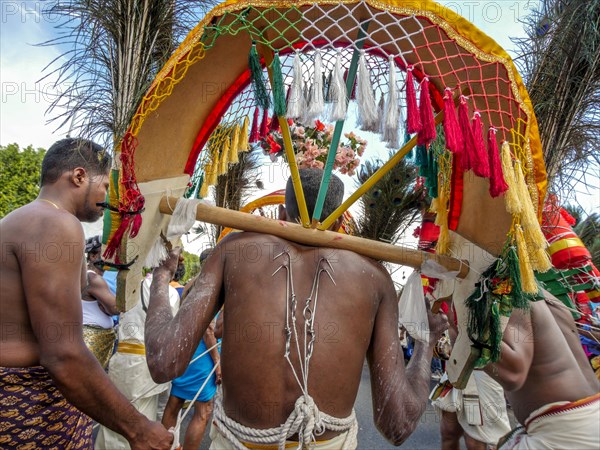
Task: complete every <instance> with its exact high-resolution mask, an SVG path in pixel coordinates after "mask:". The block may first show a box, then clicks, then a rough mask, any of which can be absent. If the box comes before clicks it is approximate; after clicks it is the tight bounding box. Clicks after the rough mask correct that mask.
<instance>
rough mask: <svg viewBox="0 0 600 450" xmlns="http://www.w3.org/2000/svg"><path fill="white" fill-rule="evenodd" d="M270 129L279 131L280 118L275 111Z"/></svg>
mask: <svg viewBox="0 0 600 450" xmlns="http://www.w3.org/2000/svg"><path fill="white" fill-rule="evenodd" d="M269 131H274V132H277V131H279V118H278V117H277V114H275V112H274V111H273V117H271V123H270V124H269Z"/></svg>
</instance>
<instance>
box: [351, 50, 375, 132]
mask: <svg viewBox="0 0 600 450" xmlns="http://www.w3.org/2000/svg"><path fill="white" fill-rule="evenodd" d="M356 100H357V101H358V120H359V123H360V127H361V128H362V129H363V130H375V129H377V122H378V120H379V115H378V114H377V102H376V101H375V94H374V93H373V86H372V85H371V75H370V73H369V69H368V68H367V62H366V58H365V51H364V50H361V52H360V58H359V60H358V84H357V86H356Z"/></svg>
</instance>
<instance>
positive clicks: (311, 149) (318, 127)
mask: <svg viewBox="0 0 600 450" xmlns="http://www.w3.org/2000/svg"><path fill="white" fill-rule="evenodd" d="M288 124H289V127H290V133H291V136H292V144H293V147H294V153H295V154H296V163H297V164H298V168H299V169H306V168H318V169H322V168H323V167H324V166H325V162H326V160H327V152H328V151H329V147H330V145H331V140H332V138H333V130H334V126H333V125H332V124H324V123H323V122H321V121H319V120H315V125H314V127H304V126H302V125H299V124H296V123H295V122H294V121H293V120H291V119H288ZM344 137H345V138H346V140H345V141H341V142H340V145H339V146H338V148H337V152H336V155H335V160H334V163H333V169H334V170H338V171H339V172H340V173H342V174H344V175H349V176H353V175H354V174H355V173H356V169H357V168H358V166H359V165H360V157H361V156H362V155H363V154H364V152H365V149H366V147H367V141H366V140H364V139H362V138H361V137H360V136H357V135H356V134H354V133H353V132H350V133H344ZM260 146H261V148H262V150H263V153H264V154H265V155H268V156H269V157H270V158H271V161H277V159H278V158H279V157H280V156H283V157H285V153H284V151H283V137H282V135H281V131H278V130H277V131H276V130H273V131H271V132H270V133H269V134H268V135H267V136H266V137H265V138H264V139H262V140H261V141H260Z"/></svg>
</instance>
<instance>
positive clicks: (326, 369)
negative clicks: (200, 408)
mask: <svg viewBox="0 0 600 450" xmlns="http://www.w3.org/2000/svg"><path fill="white" fill-rule="evenodd" d="M178 257H179V254H178V253H177V252H173V253H172V254H171V255H170V256H169V259H168V260H167V261H166V262H165V263H164V264H163V265H162V266H161V267H159V268H157V269H156V270H155V271H154V278H153V282H152V290H151V295H150V298H151V300H150V306H149V308H148V316H147V320H146V349H147V357H148V366H149V368H150V372H151V374H152V376H153V378H154V379H155V381H157V382H162V381H163V380H169V379H172V378H173V377H175V376H178V375H179V374H180V373H182V372H183V371H184V370H185V367H186V365H187V362H188V361H189V360H190V359H191V356H192V354H193V351H194V349H195V346H196V345H197V343H198V342H199V340H200V338H201V336H202V333H203V332H204V330H205V329H206V326H207V325H208V323H209V322H210V320H212V318H213V317H214V315H215V314H216V313H217V311H218V310H219V309H220V307H221V306H223V307H224V311H223V317H224V324H223V344H222V358H221V361H222V365H223V366H222V370H223V391H224V398H223V407H224V410H225V413H226V415H227V416H228V417H229V418H230V419H233V420H234V421H236V422H238V423H240V424H242V425H245V426H248V427H252V428H255V429H266V428H273V427H279V426H280V425H281V424H282V423H284V422H285V421H286V420H287V419H288V416H289V415H290V413H291V412H292V411H293V409H294V404H295V402H296V400H298V398H299V397H300V396H301V395H302V390H301V388H300V386H299V384H301V385H303V381H302V375H301V370H300V360H302V363H304V344H305V342H306V339H305V334H304V333H305V331H304V330H305V327H304V326H305V323H308V324H310V321H308V320H305V319H307V318H309V317H310V313H308V312H305V307H306V305H307V298H310V299H311V300H310V302H309V304H310V308H311V309H312V312H313V314H314V330H315V341H314V351H313V353H312V357H311V358H310V364H309V366H308V367H309V370H308V394H309V395H310V396H311V397H312V398H313V399H314V402H315V404H316V406H317V407H318V408H319V409H320V410H321V411H322V412H323V413H326V414H328V415H330V416H333V417H336V418H340V419H344V418H347V417H348V416H350V414H351V412H352V407H353V405H354V401H355V399H356V394H357V391H358V386H359V383H360V377H361V372H362V367H363V364H364V361H365V356H366V357H367V360H368V362H369V368H370V372H371V390H372V397H373V409H374V421H375V424H376V426H377V427H378V428H379V430H380V431H381V432H382V434H383V435H384V436H386V437H387V438H388V439H389V440H390V441H392V442H394V443H395V444H396V445H399V444H400V443H401V442H403V441H404V440H405V439H406V438H407V437H408V436H409V435H410V433H411V432H412V431H413V430H414V427H415V426H416V424H417V421H418V418H419V417H420V416H421V414H422V412H423V410H424V409H425V405H426V399H427V394H428V392H429V381H430V370H429V366H430V361H431V355H432V349H433V343H434V342H435V339H437V337H438V336H439V335H440V334H441V332H442V331H443V330H444V329H446V328H447V320H446V318H445V316H443V317H435V318H434V317H433V315H431V314H430V315H429V322H430V323H429V324H430V329H431V330H432V338H431V340H432V342H431V343H430V344H429V345H427V344H421V343H417V345H416V346H415V353H414V355H413V358H411V362H410V363H409V365H408V366H406V368H405V366H404V355H403V353H402V347H401V345H400V341H399V338H398V300H397V295H396V291H395V289H394V285H393V282H392V280H391V278H390V276H389V274H388V273H387V271H386V270H385V268H383V267H382V266H381V265H380V264H378V263H377V262H375V261H373V260H370V259H368V258H365V257H362V256H359V255H357V254H354V253H351V252H348V251H339V250H334V249H327V248H313V247H307V246H302V245H298V244H294V243H291V242H288V241H285V240H283V239H279V238H276V237H273V236H269V235H262V234H256V233H239V234H236V235H234V236H230V237H228V238H227V239H225V240H224V241H222V242H221V243H220V244H219V245H218V246H217V247H216V248H215V250H214V252H213V253H212V255H211V256H210V257H209V258H208V259H207V260H206V262H205V265H204V267H203V269H202V273H201V274H200V276H199V277H198V278H197V279H196V281H195V282H194V285H193V286H192V287H191V289H190V290H189V292H188V295H187V297H186V300H185V302H183V305H182V307H181V308H180V310H179V312H178V313H177V315H176V316H175V317H171V316H170V312H169V310H168V298H167V291H166V288H167V286H168V281H169V280H170V278H171V276H172V273H173V272H174V271H175V270H176V267H177V258H178ZM318 273H320V276H319V279H318V283H316V282H315V274H318ZM330 276H331V278H330ZM332 279H333V281H332ZM315 286H318V295H315V292H316V288H315ZM292 291H293V295H292ZM292 297H293V298H294V299H295V302H296V312H295V318H296V327H297V331H298V338H297V339H296V337H295V336H293V335H292V337H291V338H290V346H289V347H290V353H289V355H290V361H291V364H292V365H293V367H294V371H295V372H296V374H297V376H298V378H299V380H300V383H298V381H297V380H296V378H295V376H294V371H293V370H292V369H291V367H290V364H289V363H288V361H287V360H286V358H285V354H286V341H287V338H286V332H285V329H286V323H287V322H286V310H287V309H288V307H289V306H288V305H289V304H291V303H292ZM289 311H290V314H291V308H290V310H289ZM290 322H291V319H290ZM290 328H291V327H290ZM292 334H293V330H292ZM297 348H300V355H301V356H300V358H299V357H298V351H297ZM336 434H338V432H332V431H328V432H326V433H325V434H323V435H320V437H319V438H320V439H329V438H331V437H333V436H335V435H336ZM287 437H288V438H289V437H290V436H287Z"/></svg>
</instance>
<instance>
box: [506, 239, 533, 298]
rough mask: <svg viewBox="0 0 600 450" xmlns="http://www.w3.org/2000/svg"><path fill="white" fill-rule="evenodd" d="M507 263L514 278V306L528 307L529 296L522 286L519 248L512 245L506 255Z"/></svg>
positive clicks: (512, 295) (512, 278)
mask: <svg viewBox="0 0 600 450" xmlns="http://www.w3.org/2000/svg"><path fill="white" fill-rule="evenodd" d="M506 264H507V266H508V276H509V277H510V279H511V280H512V292H511V299H512V306H513V308H520V309H528V308H529V296H528V295H527V294H525V293H524V292H523V290H522V288H521V286H522V285H521V271H520V269H519V257H518V255H517V249H516V248H515V247H514V246H510V247H509V248H508V251H507V255H506Z"/></svg>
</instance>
